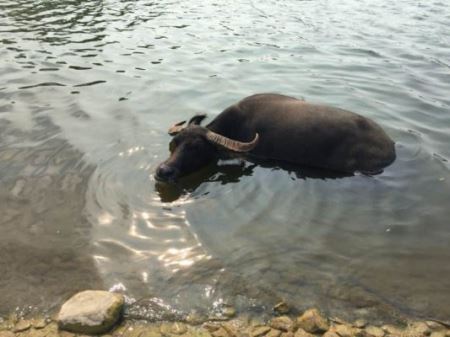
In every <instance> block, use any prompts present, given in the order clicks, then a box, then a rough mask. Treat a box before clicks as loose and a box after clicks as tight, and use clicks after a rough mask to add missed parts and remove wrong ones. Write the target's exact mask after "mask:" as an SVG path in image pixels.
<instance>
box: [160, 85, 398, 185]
mask: <svg viewBox="0 0 450 337" xmlns="http://www.w3.org/2000/svg"><path fill="white" fill-rule="evenodd" d="M205 117H206V116H205V115H197V116H194V117H193V118H192V119H191V120H190V121H189V122H188V123H187V125H186V126H184V124H185V123H186V122H180V123H177V124H175V125H173V126H172V127H171V128H170V129H169V134H170V135H172V136H174V137H173V139H172V141H171V142H170V152H171V155H170V157H169V158H168V159H167V160H166V161H164V162H163V163H161V164H160V165H159V166H158V168H157V170H156V178H157V179H158V180H162V181H175V180H176V179H177V178H178V177H180V176H184V175H187V174H189V173H192V172H194V171H196V170H198V169H200V168H201V167H203V166H206V165H207V164H209V163H210V162H212V161H214V160H217V159H218V158H219V157H220V156H223V154H226V153H231V154H232V153H234V154H236V153H240V154H242V155H245V156H246V157H248V158H249V159H251V158H255V159H258V158H259V159H268V160H275V161H281V162H288V163H291V164H294V165H300V166H308V167H317V168H324V169H328V170H334V171H340V172H346V173H354V172H356V171H359V172H363V173H366V174H376V173H380V172H382V169H383V168H384V167H386V166H387V165H389V164H391V163H392V162H393V161H394V159H395V147H394V142H393V141H392V140H391V139H390V138H389V136H388V135H387V134H386V133H385V132H384V131H383V129H382V128H381V127H380V126H379V125H378V124H376V123H375V122H374V121H372V120H370V119H368V118H365V117H363V116H360V115H358V114H355V113H353V112H350V111H346V110H342V109H337V108H332V107H327V106H323V105H316V104H310V103H306V102H304V101H302V100H298V99H296V98H293V97H288V96H283V95H278V94H256V95H252V96H249V97H246V98H244V99H242V100H241V101H239V102H238V103H236V104H233V105H232V106H230V107H228V108H227V109H225V110H224V111H223V112H222V113H221V114H219V115H218V116H217V117H216V118H215V119H214V120H213V121H212V122H211V123H209V124H208V125H206V126H201V125H200V124H201V122H202V120H203V119H204V118H205Z"/></svg>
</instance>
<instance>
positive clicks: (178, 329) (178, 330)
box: [170, 322, 188, 335]
mask: <svg viewBox="0 0 450 337" xmlns="http://www.w3.org/2000/svg"><path fill="white" fill-rule="evenodd" d="M170 331H171V332H172V333H173V334H175V335H182V334H184V333H186V332H187V331H188V329H187V326H186V324H183V323H178V322H177V323H173V324H172V327H171V328H170Z"/></svg>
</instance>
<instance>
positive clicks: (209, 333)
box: [0, 309, 450, 337]
mask: <svg viewBox="0 0 450 337" xmlns="http://www.w3.org/2000/svg"><path fill="white" fill-rule="evenodd" d="M81 336H86V335H85V334H76V333H72V332H68V331H63V330H61V329H59V327H58V324H57V322H56V321H55V320H53V319H51V318H39V319H38V318H35V319H17V318H14V317H12V318H10V319H8V320H3V321H2V320H0V337H81ZM101 336H103V337H314V336H317V337H318V336H323V337H427V336H430V337H450V326H449V325H448V324H447V323H446V322H438V321H408V322H404V324H402V325H398V326H394V325H383V326H374V325H371V324H370V323H368V322H366V321H364V320H356V321H355V322H345V321H343V320H340V319H338V318H327V317H324V316H323V315H322V314H321V313H320V312H319V311H318V310H316V309H309V310H306V311H305V312H304V313H303V314H302V315H300V316H293V315H289V314H283V315H280V316H273V317H272V318H271V319H269V320H267V321H263V320H262V319H258V318H255V317H250V316H246V315H242V316H236V317H232V318H228V319H223V320H221V321H206V322H205V321H203V320H200V319H199V318H198V317H195V315H194V316H190V317H188V318H187V319H186V320H184V321H179V322H151V323H149V322H142V321H135V320H130V319H127V318H125V319H123V320H122V321H121V322H120V323H119V324H118V325H116V326H115V327H114V328H113V329H112V330H110V331H109V332H108V333H107V334H102V335H101Z"/></svg>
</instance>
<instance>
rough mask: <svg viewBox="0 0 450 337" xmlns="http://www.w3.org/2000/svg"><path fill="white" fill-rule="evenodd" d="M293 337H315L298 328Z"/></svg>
mask: <svg viewBox="0 0 450 337" xmlns="http://www.w3.org/2000/svg"><path fill="white" fill-rule="evenodd" d="M294 337H315V336H314V335H313V334H310V333H309V332H306V331H305V330H303V329H302V328H300V329H298V330H297V331H296V332H295V335H294Z"/></svg>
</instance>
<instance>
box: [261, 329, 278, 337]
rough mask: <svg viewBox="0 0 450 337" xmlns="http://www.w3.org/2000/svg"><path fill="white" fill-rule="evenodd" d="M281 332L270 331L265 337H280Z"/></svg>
mask: <svg viewBox="0 0 450 337" xmlns="http://www.w3.org/2000/svg"><path fill="white" fill-rule="evenodd" d="M280 336H281V331H280V330H277V329H270V331H269V332H268V333H267V335H266V336H265V337H280Z"/></svg>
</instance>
